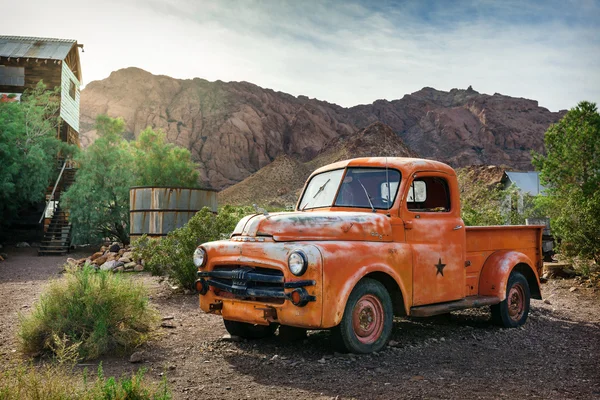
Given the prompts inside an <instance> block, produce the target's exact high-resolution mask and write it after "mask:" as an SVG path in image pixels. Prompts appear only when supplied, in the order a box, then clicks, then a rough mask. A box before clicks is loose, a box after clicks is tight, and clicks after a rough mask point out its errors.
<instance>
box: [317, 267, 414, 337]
mask: <svg viewBox="0 0 600 400" xmlns="http://www.w3.org/2000/svg"><path fill="white" fill-rule="evenodd" d="M374 272H379V273H384V274H386V275H388V276H389V277H391V278H392V279H393V280H394V281H395V282H396V285H398V288H399V289H400V294H401V296H402V299H403V306H404V312H405V313H406V315H408V314H409V310H410V303H409V301H407V299H408V298H407V297H406V288H405V286H404V284H403V282H402V280H401V279H400V276H399V275H398V274H397V273H396V272H395V271H394V269H393V268H391V267H390V266H388V265H386V264H371V265H365V266H362V267H360V268H358V269H357V270H356V271H355V272H354V273H353V274H352V275H351V276H350V277H349V278H348V279H347V280H346V283H345V284H344V286H343V287H342V288H341V289H340V291H339V296H337V300H338V301H337V302H336V303H335V304H332V305H331V307H324V308H323V327H324V328H331V327H334V326H336V325H338V324H339V323H340V322H341V321H342V317H343V316H344V309H345V308H346V302H347V301H348V298H349V297H350V293H352V290H353V289H354V287H355V286H356V284H357V283H358V282H359V281H360V280H361V279H363V278H364V277H366V276H367V275H369V274H372V273H374ZM375 279H376V278H375ZM390 296H392V300H393V299H394V296H393V293H390ZM327 309H329V310H327Z"/></svg>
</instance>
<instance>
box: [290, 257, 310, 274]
mask: <svg viewBox="0 0 600 400" xmlns="http://www.w3.org/2000/svg"><path fill="white" fill-rule="evenodd" d="M307 265H308V260H307V258H306V255H305V254H304V253H303V252H301V251H294V252H293V253H292V254H290V256H289V257H288V267H289V269H290V271H291V272H292V274H294V275H296V276H300V275H302V274H303V273H305V272H306V267H307Z"/></svg>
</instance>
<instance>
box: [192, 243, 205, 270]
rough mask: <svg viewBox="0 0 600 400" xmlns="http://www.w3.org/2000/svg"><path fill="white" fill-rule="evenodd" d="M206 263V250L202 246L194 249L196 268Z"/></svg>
mask: <svg viewBox="0 0 600 400" xmlns="http://www.w3.org/2000/svg"><path fill="white" fill-rule="evenodd" d="M205 263H206V251H205V250H204V249H203V248H202V247H198V248H196V250H195V251H194V265H195V266H196V267H198V268H200V267H203V266H204V264H205Z"/></svg>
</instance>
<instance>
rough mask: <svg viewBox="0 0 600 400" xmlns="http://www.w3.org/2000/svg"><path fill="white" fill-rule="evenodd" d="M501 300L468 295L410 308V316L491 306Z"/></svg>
mask: <svg viewBox="0 0 600 400" xmlns="http://www.w3.org/2000/svg"><path fill="white" fill-rule="evenodd" d="M501 301H502V300H500V298H498V297H494V296H469V297H465V298H464V299H460V300H456V301H449V302H447V303H436V304H429V305H426V306H418V307H411V308H410V316H411V317H431V316H432V315H438V314H446V313H449V312H450V311H458V310H464V309H465V308H477V307H484V306H492V305H494V304H498V303H500V302H501Z"/></svg>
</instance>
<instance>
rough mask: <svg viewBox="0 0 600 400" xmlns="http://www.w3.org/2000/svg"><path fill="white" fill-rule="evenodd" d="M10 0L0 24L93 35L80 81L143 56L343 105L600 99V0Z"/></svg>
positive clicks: (4, 30)
mask: <svg viewBox="0 0 600 400" xmlns="http://www.w3.org/2000/svg"><path fill="white" fill-rule="evenodd" d="M9 4H10V5H9ZM5 12H6V13H7V14H10V18H3V21H2V27H1V28H0V34H1V35H20V36H41V37H59V38H69V39H76V40H77V41H78V42H79V43H83V44H84V53H82V54H81V61H82V71H83V83H84V84H86V83H89V82H90V81H93V80H99V79H104V78H106V77H108V76H109V75H110V73H111V72H112V71H114V70H117V69H120V68H126V67H131V66H133V67H139V68H142V69H145V70H147V71H150V72H152V73H154V74H162V75H168V76H172V77H175V78H183V79H191V78H194V77H200V78H204V79H207V80H210V81H214V80H222V81H248V82H252V83H254V84H257V85H259V86H262V87H266V88H270V89H273V90H277V91H282V92H286V93H290V94H293V95H301V94H302V95H306V96H309V97H314V98H318V99H320V100H326V101H329V102H332V103H336V104H339V105H342V106H346V107H348V106H353V105H357V104H365V103H371V102H373V101H375V100H377V99H387V100H393V99H399V98H402V96H404V95H405V94H408V93H412V92H415V91H417V90H419V89H421V88H423V87H425V86H429V87H434V88H436V89H439V90H450V89H452V88H463V89H466V88H467V87H468V86H469V85H471V86H472V87H473V89H475V90H477V91H478V92H481V93H488V94H493V93H502V94H505V95H509V96H514V97H525V98H530V99H534V100H538V102H539V104H540V105H541V106H543V107H546V108H548V109H550V110H551V111H558V110H560V109H569V108H572V107H574V106H575V105H576V104H577V103H578V102H579V101H582V100H588V101H593V102H596V103H598V104H600V0H580V1H575V0H561V1H554V0H549V1H530V2H528V1H516V0H503V1H491V0H481V1H475V0H464V1H451V0H448V1H442V0H440V1H431V0H423V1H418V0H414V1H408V0H407V1H391V0H380V1H364V0H363V1H359V0H356V1H353V0H348V1H342V0H338V1H312V0H297V1H292V0H289V1H286V0H271V1H258V0H256V1H254V0H239V1H238V0H222V1H207V0H117V1H113V0H103V1H91V0H77V1H74V0H52V1H49V0H20V1H10V0H0V13H2V14H4V13H5ZM5 15H6V14H5Z"/></svg>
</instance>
